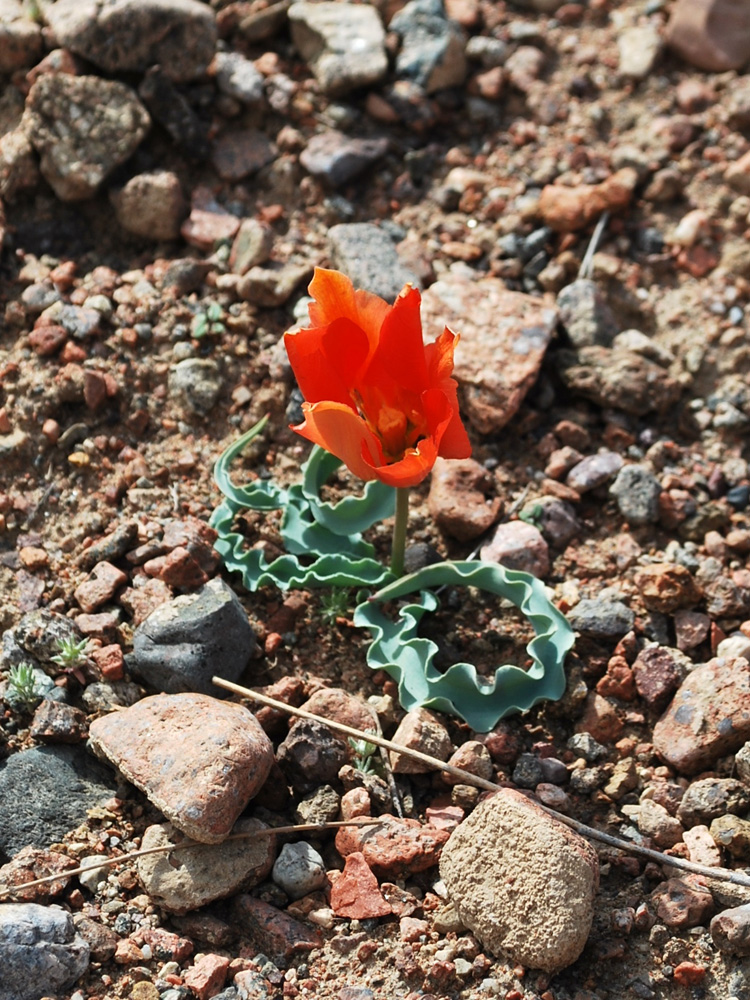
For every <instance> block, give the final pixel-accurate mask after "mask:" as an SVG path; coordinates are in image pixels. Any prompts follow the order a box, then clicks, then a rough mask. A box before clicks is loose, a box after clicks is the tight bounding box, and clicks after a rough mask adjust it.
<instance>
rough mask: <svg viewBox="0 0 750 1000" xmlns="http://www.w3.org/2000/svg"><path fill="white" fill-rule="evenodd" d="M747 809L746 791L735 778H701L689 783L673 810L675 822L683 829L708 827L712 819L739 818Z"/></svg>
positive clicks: (749, 800) (749, 796)
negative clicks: (721, 817)
mask: <svg viewBox="0 0 750 1000" xmlns="http://www.w3.org/2000/svg"><path fill="white" fill-rule="evenodd" d="M748 807H750V790H748V788H747V787H746V786H745V785H743V784H742V782H741V781H737V779H736V778H703V779H702V780H700V781H693V782H692V783H691V784H690V787H689V788H688V789H687V791H686V792H685V794H684V795H683V797H682V801H681V802H680V807H679V809H678V810H677V818H678V819H679V821H680V822H681V823H682V825H683V826H684V827H691V826H696V825H697V824H698V823H705V824H708V823H710V822H711V820H712V819H716V818H717V817H719V816H724V815H726V814H727V813H731V814H732V815H734V816H736V815H743V814H744V813H746V812H747V810H748Z"/></svg>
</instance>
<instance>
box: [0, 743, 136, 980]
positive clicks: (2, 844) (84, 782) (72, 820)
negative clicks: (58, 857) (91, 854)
mask: <svg viewBox="0 0 750 1000" xmlns="http://www.w3.org/2000/svg"><path fill="white" fill-rule="evenodd" d="M116 785H117V783H116V781H115V778H114V775H113V773H112V771H111V770H110V769H109V768H106V767H104V766H103V765H102V764H99V763H98V762H97V761H95V760H94V759H93V757H91V756H90V755H89V754H88V753H87V752H86V751H85V750H84V749H83V748H81V747H76V746H55V747H34V748H33V749H31V750H21V751H20V753H16V754H13V756H12V757H9V758H8V760H7V761H5V762H4V763H3V764H2V765H0V851H3V852H4V853H5V854H7V855H8V857H12V856H13V855H14V854H17V853H18V851H20V850H21V849H22V848H24V847H27V846H29V845H31V846H33V847H48V846H49V845H50V844H52V843H55V842H56V841H59V840H60V839H61V837H63V836H64V835H65V834H66V833H68V832H69V831H70V830H73V829H74V828H75V827H77V826H78V825H79V824H80V823H82V822H83V821H84V820H85V819H86V810H87V809H91V808H93V806H95V805H97V804H98V803H100V802H101V801H102V800H103V799H108V798H111V797H112V795H114V794H115V791H116ZM1 981H2V980H0V982H1Z"/></svg>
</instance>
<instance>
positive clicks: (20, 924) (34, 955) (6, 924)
mask: <svg viewBox="0 0 750 1000" xmlns="http://www.w3.org/2000/svg"><path fill="white" fill-rule="evenodd" d="M88 965H89V946H88V944H87V943H86V941H84V939H83V938H82V937H81V935H80V934H77V933H76V930H75V927H74V925H73V918H72V916H71V915H70V914H69V913H67V912H66V911H65V910H63V909H61V908H60V907H57V906H40V905H39V904H38V903H2V904H0V1000H39V998H40V997H42V996H47V995H49V994H50V993H58V992H61V991H63V990H66V989H67V988H68V987H69V986H72V985H73V983H75V981H76V980H77V979H79V978H80V977H81V976H82V975H83V973H84V972H85V971H86V969H87V968H88Z"/></svg>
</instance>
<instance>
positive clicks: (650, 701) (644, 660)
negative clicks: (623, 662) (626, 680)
mask: <svg viewBox="0 0 750 1000" xmlns="http://www.w3.org/2000/svg"><path fill="white" fill-rule="evenodd" d="M682 676H683V670H682V669H681V667H680V665H679V664H678V663H677V662H676V661H675V658H674V655H673V654H672V652H671V651H670V650H669V649H666V648H665V647H663V646H649V647H648V648H647V649H644V650H642V651H641V652H640V653H639V654H638V656H637V657H636V660H635V663H634V664H633V677H634V678H635V686H636V687H637V688H638V694H639V695H640V696H641V698H643V700H644V701H645V702H646V704H647V705H648V706H649V707H650V708H663V707H664V706H665V705H666V704H667V702H668V701H669V699H670V698H671V697H672V695H673V694H674V693H675V691H676V690H677V688H678V687H679V686H680V681H681V680H682Z"/></svg>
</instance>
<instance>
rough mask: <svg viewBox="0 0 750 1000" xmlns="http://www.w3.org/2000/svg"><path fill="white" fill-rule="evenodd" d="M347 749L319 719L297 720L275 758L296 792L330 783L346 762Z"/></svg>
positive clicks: (304, 792)
mask: <svg viewBox="0 0 750 1000" xmlns="http://www.w3.org/2000/svg"><path fill="white" fill-rule="evenodd" d="M347 756H348V754H347V750H346V747H345V746H344V744H343V743H342V742H341V740H340V739H338V738H337V737H336V736H334V734H333V733H332V732H331V730H330V729H329V728H328V726H324V725H323V723H322V722H312V721H308V720H307V719H299V720H298V721H297V722H295V723H294V725H293V726H292V728H291V729H290V730H289V734H288V735H287V737H286V739H285V740H284V741H283V742H282V743H280V744H279V748H278V750H277V752H276V759H277V761H278V763H279V767H280V768H281V770H282V771H283V772H284V774H285V775H286V777H287V780H288V781H289V783H290V784H291V785H292V786H293V787H294V790H295V791H296V792H301V793H302V794H306V793H307V792H311V791H312V790H313V789H314V788H317V787H318V786H319V785H323V784H332V783H333V782H335V781H336V779H337V777H338V773H339V770H340V769H341V767H342V766H343V765H344V764H345V763H346V760H347Z"/></svg>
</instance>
